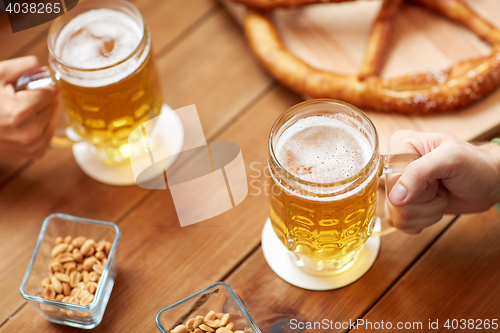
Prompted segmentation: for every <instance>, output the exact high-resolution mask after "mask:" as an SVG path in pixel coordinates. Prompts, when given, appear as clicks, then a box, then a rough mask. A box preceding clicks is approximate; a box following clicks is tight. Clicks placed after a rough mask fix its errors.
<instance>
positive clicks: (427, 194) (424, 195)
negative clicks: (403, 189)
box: [387, 175, 440, 204]
mask: <svg viewBox="0 0 500 333" xmlns="http://www.w3.org/2000/svg"><path fill="white" fill-rule="evenodd" d="M400 177H401V175H387V183H388V185H387V186H388V187H387V193H390V192H391V191H392V189H393V187H394V185H395V183H397V181H398V179H399V178H400ZM439 186H440V181H439V180H435V181H433V182H432V183H430V184H429V185H428V186H427V187H426V188H425V189H424V190H423V191H422V192H421V193H420V194H419V195H418V196H417V197H415V198H414V199H413V200H412V202H411V203H412V204H421V203H426V202H428V201H430V200H432V199H433V198H434V197H435V196H436V195H437V192H438V190H439ZM387 199H388V200H389V199H390V198H387Z"/></svg>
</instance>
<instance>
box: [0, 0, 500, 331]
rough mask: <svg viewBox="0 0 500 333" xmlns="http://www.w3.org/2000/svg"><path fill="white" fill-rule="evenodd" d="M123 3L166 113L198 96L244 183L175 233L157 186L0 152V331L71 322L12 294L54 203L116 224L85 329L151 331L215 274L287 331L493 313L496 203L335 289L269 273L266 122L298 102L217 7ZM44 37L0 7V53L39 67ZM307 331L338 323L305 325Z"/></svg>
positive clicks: (63, 161)
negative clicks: (101, 310) (155, 71)
mask: <svg viewBox="0 0 500 333" xmlns="http://www.w3.org/2000/svg"><path fill="white" fill-rule="evenodd" d="M132 2H133V3H134V4H135V5H137V6H138V8H139V9H140V10H141V12H142V13H143V14H144V17H145V18H146V21H147V22H148V24H149V26H150V28H151V31H152V35H153V40H154V44H155V52H156V57H157V59H158V65H159V70H160V74H161V80H162V84H163V93H164V96H165V100H166V101H167V102H168V103H169V104H170V105H171V106H172V107H173V108H179V107H183V106H186V105H190V104H193V103H194V104H196V106H197V109H198V112H199V115H200V119H201V123H202V125H203V129H204V132H205V136H206V138H207V141H229V142H234V143H236V144H238V145H239V146H240V147H241V149H242V152H243V157H244V160H245V163H246V167H247V174H248V177H249V180H252V181H254V182H253V183H252V184H253V187H250V193H249V195H248V197H247V198H246V199H245V200H244V201H243V202H242V203H241V204H240V205H238V206H237V207H236V208H234V209H232V210H230V211H228V212H226V213H224V214H222V215H219V216H217V217H215V218H212V219H210V220H208V221H205V222H202V223H199V224H196V225H193V226H189V227H185V228H181V227H180V226H179V223H178V220H177V215H176V212H175V210H174V207H173V203H172V199H171V196H170V193H169V191H154V190H145V189H141V188H139V187H137V186H129V187H112V186H107V185H103V184H100V183H98V182H96V181H94V180H92V179H90V178H89V177H87V176H86V175H85V174H84V173H83V172H82V171H81V170H80V169H79V167H78V166H77V165H76V163H75V161H74V158H73V155H72V153H71V151H70V150H69V149H51V150H50V151H48V152H47V154H46V155H45V157H44V158H43V159H41V160H38V161H2V162H1V163H0V333H6V332H15V333H17V332H77V331H78V330H77V329H74V328H70V327H65V326H60V325H55V324H51V323H49V322H48V321H46V320H45V319H44V318H43V317H41V316H40V315H39V314H37V313H36V311H35V310H34V309H33V308H32V307H31V306H29V305H28V304H27V303H26V302H25V301H24V300H23V298H22V297H21V296H20V294H19V286H20V283H21V280H22V277H23V275H24V272H25V270H26V267H27V265H28V262H29V259H30V256H31V254H32V251H33V249H34V245H35V243H36V238H37V236H38V233H39V231H40V227H41V224H42V221H43V219H44V218H45V217H46V216H47V215H49V214H51V213H55V212H60V213H67V214H71V215H76V216H83V217H87V218H93V219H99V220H105V221H112V222H115V223H117V224H118V225H119V227H120V228H121V230H122V240H121V244H120V249H119V271H118V276H117V279H116V283H115V286H114V289H113V292H112V295H111V299H110V301H109V304H108V307H107V309H106V313H105V315H104V318H103V321H102V323H101V324H100V325H99V326H98V327H97V328H96V329H95V331H96V332H134V333H135V332H156V331H157V330H156V327H155V323H154V319H155V315H156V313H157V312H158V311H159V310H160V309H161V308H163V307H165V306H167V305H170V304H172V303H173V302H175V301H177V300H180V299H182V298H184V297H185V296H188V295H190V294H191V293H193V292H196V291H198V290H200V289H201V288H203V287H205V286H207V285H209V284H211V283H213V282H215V281H227V282H228V283H229V284H231V285H232V286H233V287H234V289H235V291H236V293H237V294H238V295H239V296H240V298H241V299H242V301H243V302H244V303H245V305H246V307H247V309H248V310H249V312H250V314H251V315H252V317H253V319H254V320H255V321H256V323H257V325H258V326H259V327H260V329H261V330H262V332H303V331H305V330H300V329H293V328H292V327H290V320H291V319H297V320H299V321H310V322H314V321H321V320H323V319H328V320H331V321H333V322H334V323H343V322H349V320H351V321H356V320H357V319H365V320H368V321H371V322H372V323H375V322H379V323H380V322H381V321H382V320H383V321H384V322H385V323H387V322H388V321H390V322H391V323H392V324H393V326H394V327H396V325H397V323H398V322H402V323H405V322H409V323H413V322H422V325H423V330H422V331H427V327H428V322H429V320H431V321H433V322H434V321H436V320H439V325H440V331H448V330H447V329H444V328H443V325H444V323H445V322H446V320H447V319H450V320H452V319H490V320H491V319H498V320H500V297H499V295H500V284H499V283H498V281H500V261H499V260H500V259H499V258H500V242H499V241H498V239H499V238H500V214H499V213H498V212H497V211H496V209H494V208H492V209H491V210H489V211H487V212H485V213H481V214H473V215H467V216H446V217H445V218H443V220H442V221H441V222H440V223H438V224H436V225H434V226H433V227H431V228H428V229H427V230H425V231H424V232H423V233H422V234H420V235H417V236H410V235H406V234H403V233H395V234H392V235H390V236H387V237H386V238H384V239H383V240H382V246H381V250H380V254H379V256H378V259H377V261H376V262H375V264H374V266H373V267H372V268H371V269H370V271H368V273H367V274H366V275H365V276H363V277H362V278H361V279H360V280H358V281H357V282H355V283H353V284H352V285H349V286H347V287H345V288H342V289H339V290H333V291H328V292H311V291H306V290H302V289H298V288H296V287H293V286H291V285H289V284H287V283H285V282H284V281H283V280H281V279H280V278H279V277H277V276H276V275H275V274H274V273H273V272H272V271H271V269H270V268H269V267H268V265H267V263H266V262H265V260H264V257H263V255H262V251H261V248H260V234H261V230H262V227H263V225H264V222H265V220H266V217H267V215H268V208H267V200H268V198H267V197H266V196H265V195H264V194H263V192H262V190H263V189H264V182H265V181H266V180H267V178H266V177H265V176H264V175H263V174H262V173H261V171H262V170H263V168H264V166H265V165H266V155H267V152H266V142H267V136H268V132H269V129H270V127H271V125H272V123H273V122H274V120H275V119H276V118H277V117H278V116H279V115H280V114H281V113H282V112H283V111H285V110H286V109H288V108H289V107H290V106H292V105H294V104H296V103H298V102H300V101H301V98H300V97H299V96H297V95H295V94H294V93H292V92H290V91H288V90H287V89H285V88H283V87H281V86H280V85H279V84H277V83H276V82H275V81H274V80H273V79H272V78H271V77H270V76H269V75H268V74H266V73H265V72H264V71H263V70H262V69H261V67H260V66H259V65H258V64H257V62H256V60H255V59H254V57H253V55H252V54H251V52H250V50H249V49H248V47H247V45H246V42H245V39H244V36H243V34H242V32H241V30H240V28H239V26H238V25H237V24H236V23H235V22H234V21H233V19H232V18H231V17H230V16H229V15H228V14H227V13H226V11H225V10H224V8H222V7H221V6H220V5H219V4H217V3H215V2H213V1H208V0H169V1H154V0H134V1H132ZM46 34H47V25H43V26H40V27H37V28H33V29H31V30H28V31H25V32H20V33H17V34H15V35H13V34H12V33H11V31H10V27H9V26H8V22H7V18H6V16H5V15H4V16H0V60H3V59H8V58H12V57H17V56H22V55H28V54H36V55H37V56H38V57H39V58H40V60H41V62H42V63H46V61H47V55H46V54H47V48H46ZM398 119H401V118H400V117H395V118H394V120H388V121H389V124H387V126H383V128H382V130H381V131H380V135H381V140H382V141H383V142H387V140H388V138H389V137H390V135H391V133H392V132H393V131H394V130H396V129H399V128H402V127H403V125H402V124H405V125H404V126H407V125H408V123H411V122H412V121H413V120H412V119H413V118H408V119H405V120H404V122H399V120H398ZM422 129H424V130H425V129H426V128H425V127H424V128H422ZM483 134H485V135H486V133H483ZM488 134H491V133H488ZM458 136H460V133H458ZM463 138H464V139H472V137H463ZM259 171H260V172H259ZM259 190H260V193H259ZM373 330H375V329H373ZM319 331H325V332H333V331H342V332H346V331H349V330H348V329H338V330H336V329H333V330H308V332H319ZM358 331H362V332H364V331H371V330H370V329H365V328H363V327H361V328H359V329H358ZM376 331H383V330H376ZM408 331H416V329H414V330H411V329H410V330H408ZM464 331H467V330H464ZM490 331H491V330H490Z"/></svg>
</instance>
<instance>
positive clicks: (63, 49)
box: [16, 0, 162, 164]
mask: <svg viewBox="0 0 500 333" xmlns="http://www.w3.org/2000/svg"><path fill="white" fill-rule="evenodd" d="M48 48H49V67H50V68H49V69H48V68H42V69H40V70H37V71H35V72H31V73H28V74H26V75H24V76H22V77H20V78H19V79H18V81H17V85H16V89H17V90H22V89H35V88H38V87H41V86H44V85H47V84H53V83H57V85H58V88H59V91H60V93H61V96H62V100H63V102H64V107H65V115H66V118H67V121H68V125H69V127H70V128H71V130H72V131H70V132H73V133H76V134H77V135H78V136H73V138H72V140H74V141H79V140H84V141H86V142H87V143H89V148H90V150H91V151H92V152H93V153H94V154H95V155H96V156H97V157H98V158H99V159H100V160H101V161H102V162H104V163H106V164H119V163H120V162H122V161H124V160H127V159H128V158H129V157H130V155H131V154H134V153H136V152H135V151H134V147H129V144H128V138H129V134H130V133H131V132H132V130H134V129H135V128H136V127H138V126H140V124H142V123H144V122H146V121H148V120H150V119H152V118H154V117H156V116H158V115H159V114H160V111H161V106H162V95H161V88H160V83H159V78H158V71H157V68H156V65H155V61H154V57H153V52H152V45H151V35H150V32H149V29H148V27H147V26H146V24H145V22H144V19H143V17H142V15H141V13H140V12H139V10H138V9H137V8H136V7H134V6H133V5H132V4H131V3H129V2H126V1H121V0H99V1H97V0H94V1H85V2H81V3H80V4H78V6H76V7H75V8H74V9H73V10H71V11H70V12H68V13H67V14H65V15H63V16H61V17H59V18H57V19H56V20H55V21H54V22H53V23H52V25H51V27H50V30H49V36H48ZM70 138H71V136H70ZM75 138H76V140H75ZM70 140H71V139H68V138H57V137H55V138H53V140H52V143H53V144H56V145H57V144H59V145H61V144H62V145H71V144H72V142H71V141H70ZM137 153H139V152H137Z"/></svg>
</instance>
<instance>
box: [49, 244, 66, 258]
mask: <svg viewBox="0 0 500 333" xmlns="http://www.w3.org/2000/svg"><path fill="white" fill-rule="evenodd" d="M67 248H68V244H66V243H59V244H57V245H56V246H54V248H53V249H52V252H51V255H52V258H55V257H56V256H57V255H58V254H60V253H63V252H64V251H66V249H67Z"/></svg>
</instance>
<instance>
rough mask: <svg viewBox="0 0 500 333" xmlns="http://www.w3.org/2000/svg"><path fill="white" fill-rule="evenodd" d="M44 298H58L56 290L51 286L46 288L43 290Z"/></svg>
mask: <svg viewBox="0 0 500 333" xmlns="http://www.w3.org/2000/svg"><path fill="white" fill-rule="evenodd" d="M42 296H43V298H46V299H54V297H56V291H55V290H54V287H53V286H52V285H50V286H49V287H48V288H45V289H44V290H43V293H42Z"/></svg>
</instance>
